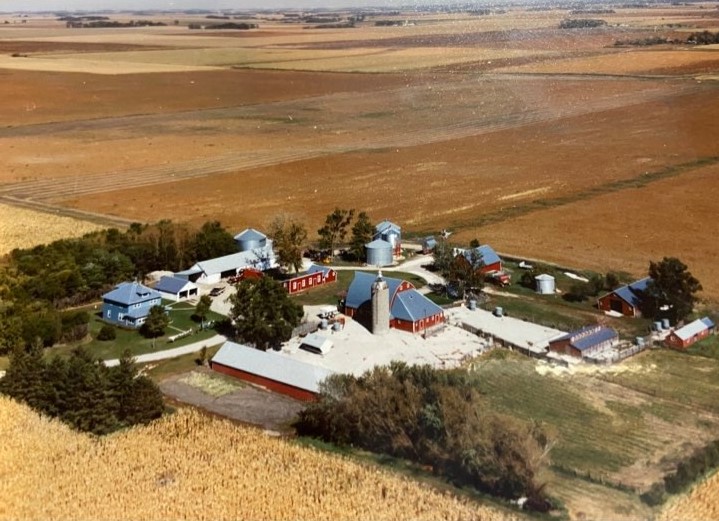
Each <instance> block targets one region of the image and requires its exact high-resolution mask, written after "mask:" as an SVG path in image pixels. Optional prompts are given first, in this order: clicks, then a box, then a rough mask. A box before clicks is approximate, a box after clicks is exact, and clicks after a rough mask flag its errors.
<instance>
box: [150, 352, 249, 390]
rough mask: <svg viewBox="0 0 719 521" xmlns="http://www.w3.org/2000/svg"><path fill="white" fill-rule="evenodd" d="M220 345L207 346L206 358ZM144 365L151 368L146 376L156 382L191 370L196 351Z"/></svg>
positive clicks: (195, 359) (194, 362) (213, 354)
mask: <svg viewBox="0 0 719 521" xmlns="http://www.w3.org/2000/svg"><path fill="white" fill-rule="evenodd" d="M220 347H221V346H214V347H208V348H207V356H208V358H212V357H213V356H215V353H217V351H219V350H220ZM146 365H148V366H150V367H151V369H149V370H148V372H147V374H148V376H149V377H150V378H152V379H153V380H155V381H156V382H160V381H161V380H163V379H164V378H166V377H168V376H171V375H175V374H180V373H186V372H187V371H192V370H193V369H194V368H196V367H197V353H190V354H189V355H182V356H177V357H175V358H168V359H167V360H161V361H159V362H152V363H150V364H146ZM218 374H219V373H218ZM237 382H239V380H238V381H237Z"/></svg>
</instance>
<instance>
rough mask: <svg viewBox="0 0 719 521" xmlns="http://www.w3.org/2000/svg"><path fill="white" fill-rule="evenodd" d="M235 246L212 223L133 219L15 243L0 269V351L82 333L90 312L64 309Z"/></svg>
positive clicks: (73, 336)
mask: <svg viewBox="0 0 719 521" xmlns="http://www.w3.org/2000/svg"><path fill="white" fill-rule="evenodd" d="M236 251H237V246H236V244H235V241H234V238H233V236H232V235H231V234H230V233H229V232H227V231H226V230H225V229H224V228H223V227H222V226H221V225H220V223H219V222H216V221H213V222H207V223H205V224H204V225H203V226H202V227H201V228H199V229H193V228H190V227H189V226H187V225H185V224H177V223H173V222H171V221H160V222H158V223H156V224H153V225H142V224H133V225H131V226H130V227H129V229H128V230H126V231H120V230H118V229H115V228H111V229H108V230H104V231H100V232H94V233H91V234H87V235H85V236H83V237H81V238H77V239H63V240H59V241H55V242H53V243H50V244H47V245H42V246H36V247H34V248H29V249H15V250H13V251H12V252H11V253H10V254H9V255H8V256H7V258H6V259H5V262H4V265H3V267H2V268H1V269H0V354H3V353H9V352H11V351H12V350H13V348H14V347H16V346H24V347H26V348H28V347H30V346H31V345H33V344H40V345H42V346H45V347H49V346H51V345H54V344H55V343H57V342H59V341H63V340H75V339H78V338H82V336H83V321H84V325H85V326H84V327H85V329H84V332H85V333H86V325H87V322H88V321H89V315H87V313H80V314H78V313H76V312H72V311H67V308H70V307H73V306H79V305H83V304H86V303H88V302H92V301H94V300H97V299H98V298H99V297H100V296H101V295H102V294H103V293H105V292H106V291H108V290H109V289H111V288H112V287H113V286H114V285H116V284H118V283H119V282H122V281H125V280H132V279H137V280H143V279H144V277H145V276H146V275H147V274H148V273H149V272H151V271H154V270H160V269H162V270H172V271H179V270H181V269H185V268H188V267H189V266H191V265H192V264H194V263H195V262H197V261H199V260H204V259H208V258H213V257H218V256H222V255H227V254H230V253H234V252H236Z"/></svg>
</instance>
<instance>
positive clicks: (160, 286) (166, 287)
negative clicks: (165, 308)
mask: <svg viewBox="0 0 719 521" xmlns="http://www.w3.org/2000/svg"><path fill="white" fill-rule="evenodd" d="M155 291H159V292H160V293H161V294H162V296H163V297H164V298H167V299H170V300H174V301H180V300H185V299H189V298H192V297H196V296H197V294H198V291H197V284H195V283H194V282H190V281H189V280H187V279H181V278H178V277H167V276H165V277H162V278H161V279H160V281H159V282H158V283H157V285H156V286H155Z"/></svg>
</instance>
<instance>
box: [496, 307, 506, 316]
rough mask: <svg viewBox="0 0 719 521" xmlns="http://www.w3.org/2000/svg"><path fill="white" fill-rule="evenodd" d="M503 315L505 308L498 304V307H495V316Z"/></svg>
mask: <svg viewBox="0 0 719 521" xmlns="http://www.w3.org/2000/svg"><path fill="white" fill-rule="evenodd" d="M503 315H504V310H503V309H502V308H501V307H499V306H497V307H496V308H494V316H495V317H501V316H503Z"/></svg>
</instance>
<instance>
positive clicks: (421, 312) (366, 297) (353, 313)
mask: <svg viewBox="0 0 719 521" xmlns="http://www.w3.org/2000/svg"><path fill="white" fill-rule="evenodd" d="M382 278H383V279H384V281H385V282H386V283H387V288H388V293H389V307H390V323H389V325H390V327H392V328H395V329H401V330H402V331H408V332H410V333H419V332H422V331H425V330H426V329H428V328H430V327H433V326H437V325H439V324H442V323H444V310H443V309H442V308H441V307H439V306H438V305H437V304H435V303H434V302H432V301H431V300H429V299H428V298H427V297H425V296H424V295H422V294H421V293H419V292H418V291H417V290H416V289H415V287H414V285H412V283H411V282H409V281H406V280H401V279H394V278H390V277H382ZM375 280H377V275H375V274H374V273H368V272H362V271H357V272H355V277H354V279H353V280H352V283H351V284H350V287H349V289H348V290H347V297H346V298H345V315H347V316H349V317H353V318H355V320H359V321H360V322H361V321H362V320H363V319H364V320H367V319H368V318H369V316H370V315H371V311H372V310H371V307H372V284H373V283H374V281H375Z"/></svg>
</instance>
